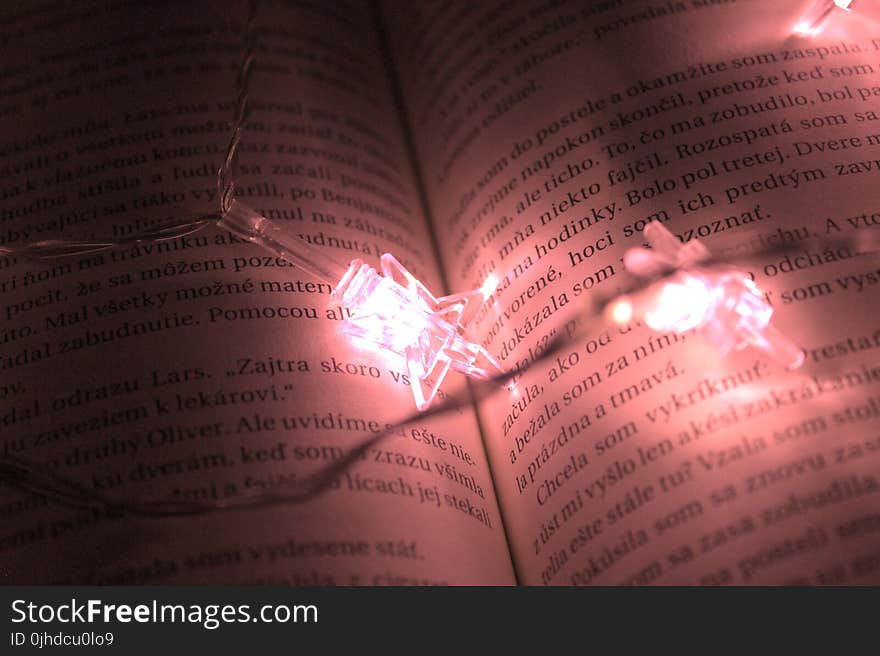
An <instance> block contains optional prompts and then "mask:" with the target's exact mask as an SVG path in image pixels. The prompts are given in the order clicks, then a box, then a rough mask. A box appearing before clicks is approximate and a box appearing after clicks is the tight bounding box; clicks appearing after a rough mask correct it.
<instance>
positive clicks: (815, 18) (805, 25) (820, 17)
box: [793, 0, 880, 36]
mask: <svg viewBox="0 0 880 656" xmlns="http://www.w3.org/2000/svg"><path fill="white" fill-rule="evenodd" d="M838 9H843V10H844V11H853V12H855V13H857V14H859V15H860V16H862V17H868V16H872V17H873V18H875V19H876V18H878V17H880V1H878V0H816V2H814V3H813V4H812V5H811V6H810V8H809V9H808V10H807V12H806V13H805V14H804V15H803V16H801V19H800V21H798V23H797V24H796V25H795V26H794V28H793V29H794V31H795V32H796V33H798V34H802V35H804V36H815V35H817V34H819V33H820V32H821V31H822V28H823V26H824V24H825V21H827V20H828V19H829V18H830V17H831V16H833V15H834V13H835V12H836V11H837V10H838Z"/></svg>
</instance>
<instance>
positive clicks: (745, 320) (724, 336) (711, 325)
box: [608, 222, 804, 369]
mask: <svg viewBox="0 0 880 656" xmlns="http://www.w3.org/2000/svg"><path fill="white" fill-rule="evenodd" d="M644 232H645V235H646V236H647V237H648V240H649V241H650V242H651V245H652V247H653V248H652V250H648V249H644V248H637V249H631V250H630V251H628V252H627V253H626V255H625V256H624V261H625V262H626V265H627V267H628V268H629V269H630V270H631V271H632V272H633V273H635V274H636V275H641V276H655V275H658V274H661V273H664V272H668V271H671V273H669V274H668V275H666V276H664V277H662V278H661V279H660V280H658V281H657V282H655V283H654V284H652V285H649V286H648V287H646V288H645V289H642V290H640V291H639V292H637V293H635V294H632V295H630V296H625V297H622V298H620V299H618V300H616V301H615V302H614V303H612V304H611V306H610V307H609V310H608V313H609V316H610V318H611V320H612V321H615V322H616V323H626V322H627V321H629V320H630V319H631V318H632V317H634V316H638V317H641V318H642V319H643V320H644V322H645V324H646V325H647V326H648V327H649V328H651V329H652V330H655V331H657V332H676V333H683V332H686V331H688V330H693V329H695V328H699V329H701V330H702V331H703V333H704V334H705V335H706V336H707V337H708V339H709V340H710V341H711V342H712V343H713V344H714V345H715V346H716V347H717V348H718V349H719V350H720V351H721V352H722V353H727V352H728V351H730V350H731V349H741V348H744V347H746V346H748V345H752V346H757V347H758V348H761V349H763V350H764V351H766V352H767V353H768V354H769V355H770V356H772V357H773V358H774V359H775V360H777V361H778V362H779V363H780V364H783V365H785V366H786V367H787V368H789V369H796V368H797V367H799V366H801V364H803V361H804V353H803V351H802V350H801V349H800V348H798V347H797V346H796V345H795V344H793V343H792V342H790V341H789V340H788V339H787V338H786V337H785V336H784V335H782V333H780V332H779V331H778V330H777V329H776V328H775V327H773V326H772V325H770V318H771V316H772V315H773V308H772V307H771V306H770V304H769V303H767V301H766V299H765V297H764V295H763V294H762V293H761V290H759V289H758V287H757V285H755V283H754V282H753V281H752V280H751V279H750V278H749V277H748V275H746V273H745V272H744V271H742V270H740V269H737V268H736V267H732V266H699V262H700V261H701V260H703V259H705V258H706V256H708V254H709V252H708V251H707V250H706V249H705V247H704V246H703V245H702V244H700V243H699V242H698V241H696V240H695V241H691V242H689V243H688V244H686V245H684V246H682V245H681V244H680V243H679V241H678V239H677V238H676V237H675V236H674V235H673V234H672V233H671V232H669V231H668V230H667V229H666V228H664V227H663V226H662V225H661V224H660V223H658V222H652V223H649V224H648V225H647V226H646V227H645V230H644Z"/></svg>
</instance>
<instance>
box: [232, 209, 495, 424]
mask: <svg viewBox="0 0 880 656" xmlns="http://www.w3.org/2000/svg"><path fill="white" fill-rule="evenodd" d="M219 225H220V226H221V227H223V228H226V229H227V230H230V231H232V232H233V233H235V234H236V235H237V236H239V237H241V238H243V239H246V240H247V241H250V242H253V243H255V244H259V245H260V246H262V247H263V248H266V249H268V250H270V251H271V252H273V253H275V254H276V255H278V256H279V257H282V258H284V259H285V260H287V261H288V262H290V263H291V264H294V265H296V266H297V267H299V268H300V269H302V270H303V271H306V272H308V273H311V274H312V275H314V276H316V277H317V278H320V279H321V280H324V281H326V282H328V283H330V284H331V285H334V289H333V292H332V294H331V298H332V299H333V301H335V302H336V303H338V304H339V305H341V306H342V307H343V308H345V309H346V310H348V314H349V316H348V318H347V319H346V320H345V321H344V322H343V324H342V330H343V332H344V333H345V334H346V335H348V336H349V337H350V338H351V339H352V341H353V342H354V343H355V344H357V345H358V346H360V347H362V348H367V349H370V350H373V351H377V352H380V353H389V352H390V353H394V354H396V355H397V356H400V357H402V358H403V359H404V361H405V362H406V367H407V371H408V373H409V375H410V379H411V387H412V392H413V396H414V397H415V401H416V407H418V409H419V410H424V409H425V408H427V407H428V406H429V405H430V404H431V401H432V400H433V399H434V397H435V396H436V394H437V390H438V389H439V388H440V384H441V383H442V382H443V379H444V378H445V377H446V374H447V373H448V372H449V370H450V369H453V370H455V371H458V372H460V373H463V374H465V375H468V376H473V377H475V378H482V379H488V378H491V377H493V376H495V375H501V374H503V373H504V370H503V369H502V368H501V365H500V364H498V361H497V360H496V359H495V358H493V357H492V356H491V355H490V354H489V352H488V351H486V349H485V348H483V347H482V346H480V345H479V344H476V343H474V342H472V341H470V340H469V339H468V337H467V335H466V334H465V328H466V326H467V325H468V323H470V321H471V320H472V319H473V318H474V317H475V316H476V314H477V311H478V310H479V309H480V306H481V305H482V304H483V301H484V300H485V299H486V297H487V296H488V295H489V294H490V293H491V291H493V290H494V286H495V285H497V279H495V278H492V279H490V280H488V281H487V282H486V283H484V285H483V287H482V288H480V289H474V290H471V291H469V292H464V293H461V294H453V295H451V296H442V297H440V298H435V297H434V296H433V295H432V294H431V292H429V291H428V290H427V288H426V287H425V286H424V285H423V284H422V283H421V282H419V281H418V280H417V279H416V278H415V277H414V276H413V275H412V274H411V273H410V272H409V271H407V270H406V268H405V267H404V266H403V265H402V264H401V263H400V262H398V261H397V260H396V259H394V257H393V256H392V255H390V254H389V253H385V254H384V255H383V256H382V258H381V264H382V274H380V273H379V272H378V271H376V270H375V269H374V268H373V267H371V266H370V265H368V264H365V263H364V262H363V261H361V260H359V259H355V260H352V261H351V262H350V263H349V264H348V266H345V265H344V264H341V263H339V262H336V261H335V260H334V259H333V258H331V257H329V256H328V255H327V253H326V252H324V251H322V250H319V249H317V248H315V247H314V246H312V245H311V244H310V243H308V242H307V241H306V240H305V239H302V238H300V237H299V236H298V235H296V234H294V233H292V232H290V231H289V230H288V229H287V228H286V227H285V226H283V225H282V224H280V223H276V222H274V221H272V220H270V219H267V218H266V217H264V216H262V215H260V214H259V213H257V212H255V211H254V210H252V209H251V208H249V207H248V206H247V205H245V204H244V203H241V202H239V201H237V200H233V201H232V203H231V205H230V207H229V210H228V211H227V212H226V213H225V214H224V215H223V217H222V218H221V220H220V223H219ZM383 274H384V275H383Z"/></svg>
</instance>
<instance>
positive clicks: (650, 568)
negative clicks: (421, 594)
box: [0, 0, 880, 585]
mask: <svg viewBox="0 0 880 656" xmlns="http://www.w3.org/2000/svg"><path fill="white" fill-rule="evenodd" d="M144 4H145V5H146V6H143V5H144ZM808 4H809V3H807V2H802V1H795V0H791V1H782V0H774V2H762V1H755V2H745V1H739V2H735V1H733V0H729V1H726V2H723V1H720V0H718V1H712V0H682V1H675V2H665V1H663V2H659V1H656V0H648V1H625V0H617V1H608V2H583V3H575V2H564V1H560V2H554V1H549V2H548V1H545V2H534V3H522V2H517V3H512V2H497V3H491V4H490V3H466V2H460V3H447V4H444V3H433V2H431V3H429V2H418V3H407V2H400V3H388V4H386V3H378V4H375V5H374V4H370V3H365V2H364V3H362V2H350V3H348V4H343V3H305V2H304V3H298V2H290V3H284V2H264V3H262V4H261V6H260V7H259V11H258V14H257V18H256V20H257V34H258V42H257V48H256V63H255V70H254V75H253V78H252V79H251V81H250V89H249V91H250V117H249V119H248V123H247V126H246V130H245V133H244V135H243V140H242V144H241V149H240V163H239V167H238V170H237V172H236V174H237V178H236V180H237V189H238V197H239V198H240V199H241V200H242V201H244V202H246V203H247V204H248V205H250V206H252V207H254V208H256V209H257V210H258V211H260V212H261V213H263V214H264V215H265V216H267V217H269V218H271V219H273V220H277V221H279V222H284V224H285V225H287V226H289V227H291V228H292V229H293V230H294V231H296V232H297V233H298V234H301V235H302V236H303V237H305V238H306V239H307V240H309V241H310V242H311V243H312V244H314V245H317V246H318V247H321V248H324V249H327V251H328V252H330V253H332V254H333V255H334V257H335V258H336V259H341V260H343V261H347V260H349V259H351V258H354V257H359V258H362V259H364V260H366V261H368V262H371V263H373V264H376V263H377V258H378V256H379V255H381V254H382V253H384V252H391V253H392V254H394V255H395V257H397V259H398V260H400V261H401V262H402V263H403V264H404V265H405V266H406V267H408V269H409V270H411V271H412V272H413V273H414V274H415V275H416V276H417V277H419V278H420V279H421V280H422V281H424V282H425V284H426V285H427V286H428V288H430V289H432V290H433V291H434V292H435V293H436V294H438V295H439V294H441V293H451V292H456V291H465V290H467V289H471V288H475V287H480V286H482V285H485V284H487V283H486V281H487V279H489V280H491V281H493V282H491V283H489V285H490V286H491V290H490V291H491V293H490V294H489V296H488V298H487V300H486V303H485V305H484V306H483V307H482V308H481V310H480V314H479V315H478V317H477V319H476V320H475V323H474V325H473V326H472V334H473V335H474V337H475V338H476V339H478V340H479V341H480V343H482V344H483V345H484V346H485V347H486V348H487V349H488V350H489V351H490V352H491V353H492V354H493V355H494V356H496V357H497V358H498V359H499V360H500V361H501V362H502V364H503V365H504V366H505V367H506V368H508V369H514V368H519V369H521V370H522V375H521V376H520V377H519V378H518V380H517V389H518V390H519V393H518V394H516V395H512V394H511V393H509V392H508V391H506V390H503V389H501V390H499V391H498V393H497V394H495V395H493V396H491V397H489V398H488V399H487V400H484V401H482V402H480V403H479V404H476V405H475V407H473V408H466V409H463V410H459V411H455V412H452V413H449V414H448V415H445V416H441V417H435V418H432V419H430V420H426V421H416V422H414V423H412V424H410V425H408V426H406V427H404V428H401V429H400V430H397V431H395V432H394V434H393V435H391V436H389V437H388V438H386V439H385V440H384V441H382V442H380V443H379V444H378V445H377V447H376V448H375V449H373V450H371V451H370V452H369V454H368V456H367V457H365V458H364V459H363V461H362V462H360V463H358V464H357V465H356V466H354V467H352V468H351V469H349V470H348V471H346V472H345V473H344V474H343V475H341V476H340V477H339V478H338V480H337V481H336V482H335V483H334V485H333V486H332V489H330V490H328V491H326V492H325V493H323V494H322V495H320V496H319V497H317V498H316V499H315V500H314V501H312V502H310V503H307V504H302V505H287V506H285V505H281V506H272V507H268V508H260V509H253V510H248V511H237V512H228V513H216V514H211V515H207V516H195V517H185V518H175V519H162V520H150V519H139V518H132V517H119V516H114V515H113V514H108V513H105V512H99V511H88V512H87V511H76V510H72V509H70V508H65V507H61V506H58V505H55V504H51V503H48V502H47V501H46V500H45V499H42V498H40V497H39V496H36V495H28V494H25V493H23V492H21V491H19V490H18V489H13V488H9V487H6V486H4V487H3V489H2V490H0V518H2V521H0V581H2V582H5V583H93V584H108V583H115V584H134V583H155V584H166V583H188V582H196V583H202V582H212V583H230V584H234V583H283V584H286V583H292V584H343V585H349V584H370V585H373V584H375V585H389V584H390V585H408V584H435V583H436V584H442V583H449V584H466V583H469V584H513V583H516V582H519V583H527V584H554V585H555V584H619V583H636V584H647V583H656V584H698V583H705V584H714V583H734V584H757V583H760V584H781V583H794V582H803V583H853V584H860V583H877V582H880V510H878V509H880V480H878V479H880V437H878V435H880V425H878V416H880V387H878V381H880V319H878V313H877V305H878V298H880V287H878V282H880V263H878V260H877V259H876V258H875V257H871V256H865V255H857V254H856V253H855V252H854V250H853V249H851V248H848V247H846V246H840V241H841V240H846V239H850V238H853V237H855V236H856V235H857V234H859V233H868V232H870V231H872V230H877V226H878V225H880V191H878V189H880V185H878V171H880V86H878V83H880V82H878V80H880V76H878V73H880V26H878V25H876V24H871V23H870V22H868V21H864V20H860V19H859V17H858V16H856V15H846V14H844V13H843V12H841V15H840V16H836V17H835V18H834V19H833V20H832V21H830V22H829V23H828V24H827V25H826V26H825V29H824V30H823V32H822V33H821V34H819V35H816V36H814V37H812V38H804V37H802V36H798V35H796V34H794V33H793V32H792V28H793V26H794V25H795V24H796V23H797V22H798V17H799V15H800V12H801V11H803V10H804V9H805V8H806V5H808ZM243 5H244V3H239V2H233V1H230V2H220V3H217V2H212V3H204V4H198V3H181V4H180V5H179V4H177V3H169V4H167V5H163V4H160V3H94V4H93V5H91V4H83V3H77V4H76V5H71V6H67V5H55V4H50V5H34V6H31V5H17V6H13V7H6V8H4V12H6V13H7V15H6V16H5V17H4V19H3V21H2V28H0V37H2V40H3V42H4V45H5V48H4V53H5V56H4V62H3V65H2V68H0V80H2V83H0V114H2V116H3V119H4V120H3V122H2V128H0V130H2V135H0V157H2V160H0V166H2V171H3V182H2V191H0V198H2V205H0V242H2V243H23V242H32V241H36V240H39V239H47V238H57V237H59V236H61V235H68V236H77V235H80V236H82V235H90V234H93V235H106V234H113V235H119V236H123V235H125V234H131V233H133V232H137V231H138V230H141V229H143V228H144V227H145V226H149V225H152V224H153V223H155V222H158V221H161V220H163V219H164V218H166V217H169V216H177V215H200V214H207V213H211V212H215V211H216V208H217V206H218V199H217V192H216V184H215V175H216V171H217V168H218V167H219V165H220V162H221V159H222V157H223V154H224V152H225V148H226V143H227V141H228V139H229V133H228V130H229V121H230V120H231V116H232V111H233V108H234V106H235V101H236V74H237V71H238V67H239V61H240V57H241V52H242V45H241V33H240V28H241V25H242V23H243V21H244V19H245V7H244V6H243ZM650 221H662V222H663V223H664V225H665V226H666V227H667V228H668V229H670V230H671V231H672V232H673V233H675V234H676V235H678V236H679V237H680V238H681V239H682V240H683V241H688V240H691V239H697V238H699V239H700V240H702V241H703V242H704V243H705V244H706V246H707V247H708V248H709V249H710V250H713V251H716V252H719V251H723V252H727V253H732V254H736V253H740V252H742V251H743V250H745V249H748V248H760V247H762V246H771V245H774V244H776V245H779V244H783V245H793V246H796V245H797V242H799V241H803V242H804V243H805V244H811V246H809V247H805V248H803V249H796V250H795V251H794V252H793V253H789V254H786V255H779V256H774V257H770V258H765V260H764V261H759V262H757V261H753V262H750V263H749V264H748V265H746V266H747V268H748V270H749V271H751V272H752V273H753V274H754V279H755V281H756V282H757V284H758V285H759V286H760V288H761V289H762V290H763V291H764V292H766V294H767V297H768V299H769V300H770V302H771V303H772V305H773V307H774V309H775V315H774V319H773V320H774V322H775V325H776V326H778V327H779V328H780V329H781V330H782V331H783V332H785V333H786V334H787V335H788V336H790V337H791V338H792V339H793V340H794V341H795V342H797V343H798V344H799V345H801V346H802V347H803V348H804V349H805V352H806V362H805V365H804V366H803V367H802V368H801V369H799V370H798V371H795V372H787V371H784V370H783V369H782V368H781V367H779V366H777V365H775V364H773V363H772V362H770V361H769V360H768V358H767V357H766V355H765V354H763V353H762V352H759V351H757V350H754V349H745V350H743V351H739V352H736V353H735V354H733V355H729V356H727V357H721V356H719V355H718V354H717V353H715V352H713V351H712V350H711V349H710V348H708V347H707V346H706V344H705V343H704V342H703V341H702V339H701V337H700V335H699V334H688V335H686V336H684V337H681V336H674V335H658V334H655V333H653V332H651V331H650V330H648V329H647V328H646V327H644V326H641V325H638V324H637V323H632V324H630V325H627V326H625V327H622V328H617V327H614V328H612V327H610V326H607V325H597V327H596V330H595V331H594V332H593V333H591V335H590V337H588V338H583V339H580V340H577V341H573V342H572V343H571V344H570V348H569V349H566V350H565V351H563V352H562V353H560V354H558V357H555V356H554V357H553V358H549V359H548V360H542V361H540V362H538V363H537V364H535V366H533V367H529V365H530V364H531V363H533V362H535V361H536V360H537V359H538V358H539V356H540V354H541V352H542V350H543V349H545V348H547V345H548V344H549V343H550V341H551V340H552V339H553V338H554V336H557V335H560V334H562V333H564V332H565V331H571V330H572V329H573V327H574V326H575V325H576V324H577V323H578V321H579V319H578V317H579V316H580V317H587V316H588V312H589V299H590V297H591V295H593V294H598V293H600V292H601V293H603V294H606V295H607V294H611V293H613V291H614V290H615V289H616V288H617V287H621V286H622V285H623V284H624V282H623V281H624V280H625V279H626V276H627V273H626V272H625V271H624V267H623V264H622V256H623V253H624V252H625V250H626V249H627V248H630V247H633V246H637V245H640V244H641V243H642V242H643V238H642V236H641V230H642V228H643V227H644V226H645V225H646V224H647V223H648V222H650ZM814 238H823V239H827V241H828V243H830V244H835V246H833V247H831V248H824V247H821V246H820V247H816V246H815V244H816V241H815V240H814ZM329 291H330V286H329V285H326V284H323V283H319V282H318V281H316V280H314V279H311V278H310V277H309V276H308V275H306V274H304V273H301V272H300V271H298V270H297V269H294V268H291V267H289V266H285V262H284V261H282V260H279V259H277V258H275V257H274V256H270V255H269V254H268V253H266V252H264V251H262V250H261V249H259V248H257V247H256V246H253V245H251V244H247V243H243V242H241V241H240V240H237V239H235V238H234V237H233V236H232V235H231V234H229V233H228V232H225V231H221V230H219V229H209V230H206V231H203V232H200V233H198V234H197V235H194V236H192V237H187V238H184V239H179V240H176V241H172V242H167V243H163V244H145V245H138V246H130V247H125V248H122V249H117V250H114V251H108V252H105V253H100V254H95V255H87V256H77V257H74V258H69V259H59V260H55V261H52V262H51V263H46V262H32V261H25V260H22V259H18V260H17V259H16V258H14V257H4V258H0V298H2V316H0V450H2V453H3V454H4V455H10V454H11V455H20V456H26V457H28V458H31V459H35V460H38V461H40V462H44V463H47V464H48V465H49V466H51V467H53V468H56V469H57V471H59V472H61V473H63V474H64V475H65V476H69V477H72V478H75V479H76V480H78V481H81V482H83V483H84V484H86V485H88V486H92V487H94V488H95V489H99V490H101V491H103V492H105V493H107V494H116V495H119V496H120V497H123V496H124V497H136V498H145V499H149V498H152V499H161V498H169V497H177V498H187V499H223V498H228V497H231V496H233V495H236V494H241V493H248V492H250V491H253V490H255V489H270V488H272V487H273V486H277V485H280V484H283V482H284V481H286V480H290V479H292V478H294V477H301V476H304V475H306V474H308V473H310V472H313V471H315V470H317V469H319V468H321V467H324V466H327V465H328V464H329V463H331V462H333V461H334V460H337V459H339V458H340V457H342V455H343V454H344V453H346V450H347V449H349V448H351V447H352V446H353V445H355V444H357V443H358V441H359V440H360V439H362V438H363V437H364V436H367V435H370V434H375V433H376V432H378V431H381V430H383V428H384V427H385V426H386V425H387V424H394V423H395V422H397V421H398V420H399V419H400V418H401V417H404V416H406V415H408V414H409V413H410V412H411V411H412V395H411V392H410V389H409V384H410V381H409V379H408V377H407V376H406V375H404V373H403V372H404V369H403V365H402V363H401V362H398V361H396V360H394V359H390V358H383V357H381V356H378V355H376V354H373V353H367V352H363V351H359V350H357V349H356V348H354V347H353V346H351V345H350V344H348V343H347V342H346V340H345V339H344V338H343V337H342V335H341V333H340V330H339V326H340V323H341V321H342V320H343V319H344V317H343V316H342V315H341V313H340V311H339V310H338V309H336V308H334V307H333V306H332V304H331V303H330V302H329ZM582 320H585V319H582ZM462 384H463V382H462V381H461V380H452V377H450V378H449V379H448V380H447V382H446V383H444V389H446V390H447V392H448V390H449V389H453V388H454V387H455V386H460V385H462Z"/></svg>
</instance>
